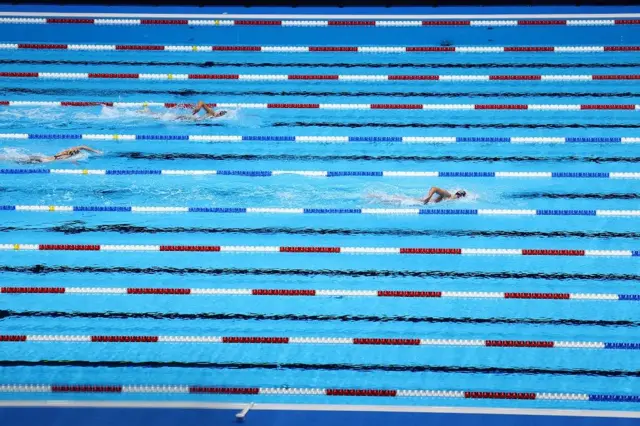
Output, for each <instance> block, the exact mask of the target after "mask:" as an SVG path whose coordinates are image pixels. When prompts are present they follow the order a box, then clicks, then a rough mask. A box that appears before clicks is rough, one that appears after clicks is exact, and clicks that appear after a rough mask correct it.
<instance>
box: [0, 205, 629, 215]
mask: <svg viewBox="0 0 640 426" xmlns="http://www.w3.org/2000/svg"><path fill="white" fill-rule="evenodd" d="M0 211H19V212H21V211H30V212H67V213H69V212H104V213H219V214H230V213H231V214H233V213H238V214H245V213H246V214H364V215H367V214H373V215H431V216H435V215H438V216H444V215H465V216H607V217H612V216H621V217H624V216H638V217H640V210H592V209H586V210H581V209H580V210H579V209H567V210H533V209H419V208H413V209H410V208H403V209H380V208H301V207H300V208H291V207H178V206H174V207H153V206H53V205H52V206H44V205H36V206H27V205H0Z"/></svg>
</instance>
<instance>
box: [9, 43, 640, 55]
mask: <svg viewBox="0 0 640 426" xmlns="http://www.w3.org/2000/svg"><path fill="white" fill-rule="evenodd" d="M2 49H4V50H16V49H31V50H102V51H104V50H117V51H138V52H159V51H162V52H265V53H322V52H344V53H504V52H508V53H553V52H555V53H588V52H593V53H599V52H638V51H640V46H220V45H219V46H197V45H195V46H180V45H141V44H51V43H4V44H2V43H0V50H2Z"/></svg>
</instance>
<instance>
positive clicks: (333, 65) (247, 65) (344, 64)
mask: <svg viewBox="0 0 640 426" xmlns="http://www.w3.org/2000/svg"><path fill="white" fill-rule="evenodd" d="M0 65H84V66H86V65H91V66H107V65H109V66H110V65H122V66H144V67H148V66H152V67H171V66H175V67H196V68H217V67H242V68H416V69H418V68H463V69H475V68H532V69H537V68H568V69H571V68H636V67H639V66H640V63H633V62H623V63H603V62H595V63H577V62H576V63H567V64H554V63H549V62H537V63H528V62H527V63H508V62H505V63H500V62H498V63H496V62H484V63H473V64H471V63H465V62H458V63H456V62H451V63H431V62H430V63H415V62H379V63H375V62H362V63H353V62H226V61H225V62H222V61H221V62H218V61H178V62H172V61H122V60H121V61H104V60H103V61H78V60H70V59H62V60H46V59H0Z"/></svg>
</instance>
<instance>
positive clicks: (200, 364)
mask: <svg viewBox="0 0 640 426" xmlns="http://www.w3.org/2000/svg"><path fill="white" fill-rule="evenodd" d="M0 367H82V368H98V367H104V368H197V369H212V370H227V369H228V370H279V371H282V370H299V371H395V372H411V373H423V372H431V373H462V374H509V375H551V376H595V377H640V371H628V370H590V369H582V368H575V369H564V368H555V369H554V368H517V367H466V366H455V365H411V364H408V365H402V364H337V363H327V364H307V363H301V362H278V363H271V362H255V363H254V362H207V361H194V362H188V361H61V360H39V361H22V360H15V361H14V360H0Z"/></svg>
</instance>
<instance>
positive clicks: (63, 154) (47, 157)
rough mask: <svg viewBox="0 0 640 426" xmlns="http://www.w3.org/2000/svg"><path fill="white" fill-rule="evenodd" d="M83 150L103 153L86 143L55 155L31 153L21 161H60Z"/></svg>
mask: <svg viewBox="0 0 640 426" xmlns="http://www.w3.org/2000/svg"><path fill="white" fill-rule="evenodd" d="M83 151H86V152H91V153H93V154H98V155H101V154H102V152H101V151H98V150H96V149H93V148H90V147H88V146H86V145H80V146H72V147H71V148H67V149H65V150H63V151H60V152H59V153H57V154H55V155H29V156H28V157H27V158H26V159H24V160H21V161H19V162H20V163H27V164H39V163H51V162H54V161H60V160H69V159H72V157H75V156H76V155H78V154H80V153H81V152H83Z"/></svg>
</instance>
